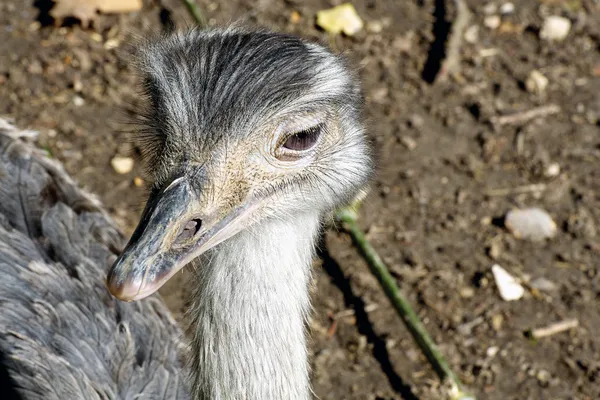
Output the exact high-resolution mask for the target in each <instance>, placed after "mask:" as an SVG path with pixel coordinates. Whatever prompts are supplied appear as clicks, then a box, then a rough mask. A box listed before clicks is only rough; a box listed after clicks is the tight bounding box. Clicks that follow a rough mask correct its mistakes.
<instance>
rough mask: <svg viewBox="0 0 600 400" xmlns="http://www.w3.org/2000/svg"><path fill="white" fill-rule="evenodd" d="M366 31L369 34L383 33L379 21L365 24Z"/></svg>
mask: <svg viewBox="0 0 600 400" xmlns="http://www.w3.org/2000/svg"><path fill="white" fill-rule="evenodd" d="M367 31H369V32H370V33H381V31H383V24H382V23H381V21H369V22H367Z"/></svg>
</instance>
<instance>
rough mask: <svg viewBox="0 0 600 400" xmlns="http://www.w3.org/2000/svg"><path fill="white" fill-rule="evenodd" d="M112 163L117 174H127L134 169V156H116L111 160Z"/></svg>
mask: <svg viewBox="0 0 600 400" xmlns="http://www.w3.org/2000/svg"><path fill="white" fill-rule="evenodd" d="M110 165H111V167H113V169H114V170H115V172H116V173H117V174H121V175H123V174H127V173H129V172H131V170H133V158H131V157H121V156H115V157H113V159H112V160H110Z"/></svg>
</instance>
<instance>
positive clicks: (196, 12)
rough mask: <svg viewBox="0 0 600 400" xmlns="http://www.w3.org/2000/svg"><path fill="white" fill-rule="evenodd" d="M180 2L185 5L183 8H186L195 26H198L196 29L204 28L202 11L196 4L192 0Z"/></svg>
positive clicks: (204, 22)
mask: <svg viewBox="0 0 600 400" xmlns="http://www.w3.org/2000/svg"><path fill="white" fill-rule="evenodd" d="M182 1H183V3H184V4H185V6H186V7H187V9H188V11H189V13H190V15H191V16H192V17H193V18H194V20H195V21H196V24H198V27H199V28H200V29H204V28H206V20H205V19H204V15H203V14H202V11H201V10H200V6H198V4H196V2H195V1H194V0H182Z"/></svg>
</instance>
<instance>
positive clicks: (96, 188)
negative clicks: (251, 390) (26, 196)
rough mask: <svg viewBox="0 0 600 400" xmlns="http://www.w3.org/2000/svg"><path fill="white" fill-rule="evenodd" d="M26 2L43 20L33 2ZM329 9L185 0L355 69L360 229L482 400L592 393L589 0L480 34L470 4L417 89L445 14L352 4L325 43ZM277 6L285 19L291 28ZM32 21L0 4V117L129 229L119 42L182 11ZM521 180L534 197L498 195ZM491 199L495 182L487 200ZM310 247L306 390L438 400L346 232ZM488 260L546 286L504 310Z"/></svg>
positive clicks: (183, 19)
mask: <svg viewBox="0 0 600 400" xmlns="http://www.w3.org/2000/svg"><path fill="white" fill-rule="evenodd" d="M36 3H37V4H38V5H39V7H41V8H42V10H43V9H44V7H45V6H44V4H45V2H44V1H39V2H36ZM337 3H339V2H338V1H326V0H310V1H302V2H301V1H295V0H289V1H285V2H284V1H274V0H273V1H269V0H258V1H250V0H230V1H221V2H215V3H212V2H209V1H208V0H201V1H199V4H201V6H202V8H203V9H204V12H205V14H206V16H207V17H208V18H209V19H210V23H211V24H215V23H218V24H225V23H228V22H230V21H236V20H243V21H245V22H247V23H250V24H258V25H261V26H266V27H270V28H273V29H277V30H282V31H286V32H292V33H296V34H301V35H303V36H305V37H308V38H312V39H317V40H321V41H322V42H325V43H329V44H331V45H332V46H333V47H334V49H335V50H336V51H344V52H345V53H346V54H347V55H348V56H349V57H350V59H351V60H352V61H353V62H354V64H355V65H356V66H357V68H359V69H360V73H361V76H362V79H363V84H364V90H365V94H366V97H367V107H366V108H367V117H368V127H369V131H370V134H371V136H372V137H373V139H374V141H375V143H376V145H377V149H378V152H379V174H378V177H377V179H376V181H375V182H374V184H373V190H372V192H371V194H370V196H369V197H368V199H367V201H366V203H365V205H364V208H363V209H362V225H363V227H364V228H365V230H367V232H368V236H369V238H370V240H371V241H372V243H373V245H374V246H375V247H376V248H377V249H378V250H379V251H380V252H381V255H382V256H383V259H384V260H385V261H386V262H387V263H388V265H389V266H390V267H391V269H392V271H393V273H394V275H395V276H396V277H397V280H398V283H399V285H400V286H401V287H402V289H403V290H404V291H405V293H406V294H407V295H408V297H409V298H410V300H411V301H412V303H413V304H414V306H415V307H416V310H417V312H418V314H419V315H420V317H421V318H422V319H423V321H424V323H425V325H426V326H427V328H428V329H429V330H430V332H431V333H432V335H433V336H434V338H435V340H436V341H437V342H438V343H439V345H440V348H441V350H442V352H443V353H444V354H445V355H446V356H447V357H448V360H449V362H450V364H451V365H452V367H453V368H454V369H455V370H456V371H457V372H458V374H459V375H460V377H461V379H462V380H463V381H464V382H465V383H466V384H467V385H468V386H469V388H470V389H472V390H473V392H475V393H476V394H477V395H478V397H479V398H481V399H484V398H485V399H597V398H600V336H599V335H598V334H597V332H598V331H599V330H600V311H599V305H600V273H599V268H600V263H599V261H600V236H599V235H598V234H597V230H598V226H597V225H598V221H599V217H600V172H599V169H598V165H599V162H600V123H599V120H600V8H599V7H600V6H599V5H598V3H597V2H596V1H594V0H580V1H566V0H565V1H561V0H540V1H527V0H518V1H514V4H515V10H516V11H515V13H514V14H512V15H507V16H505V17H503V24H502V25H501V26H500V27H499V28H498V29H494V30H492V29H488V28H486V27H485V25H484V19H485V10H486V4H485V3H484V2H479V1H477V0H470V1H468V4H469V6H470V8H471V10H472V11H473V12H474V14H475V15H474V17H473V20H472V24H476V25H478V26H479V34H478V36H477V37H476V38H475V40H472V41H470V42H469V41H464V42H463V44H462V50H461V53H460V56H461V57H460V68H461V69H460V74H459V76H458V77H457V78H456V79H450V80H449V81H447V82H438V83H436V84H431V83H429V82H428V81H431V78H432V77H433V76H434V75H435V73H436V71H437V69H438V67H439V61H440V56H443V53H440V49H441V50H442V51H443V46H441V47H438V46H439V45H440V44H443V43H444V38H445V35H446V34H447V30H448V26H447V25H445V24H444V23H443V21H442V22H440V21H441V20H440V19H438V20H437V22H436V19H435V17H436V16H441V17H442V18H446V19H448V20H451V19H452V18H453V17H454V13H455V10H454V9H453V8H452V7H450V8H449V9H447V10H445V12H440V9H441V8H442V7H441V5H443V4H444V2H443V1H440V0H435V1H434V0H421V1H419V0H414V1H391V0H390V1H383V0H364V1H358V0H357V1H354V2H353V3H354V4H355V6H356V8H357V10H358V12H359V14H360V15H361V16H362V17H363V18H364V20H365V21H366V22H367V23H368V25H367V29H365V30H364V31H363V32H361V33H359V34H358V35H357V36H355V37H352V38H343V37H337V38H335V39H329V38H328V37H327V35H326V34H325V33H324V32H321V31H319V30H318V29H316V28H315V26H314V19H315V14H316V12H317V11H318V10H320V9H324V8H328V7H330V6H331V5H333V4H337ZM446 3H449V4H450V5H451V4H452V2H450V1H447V2H446ZM40 4H41V5H40ZM496 4H498V5H499V4H501V3H500V2H497V3H496ZM435 6H437V11H434V8H435ZM292 11H298V12H299V13H300V15H301V19H300V21H297V22H296V23H294V22H292V21H291V19H290V14H291V13H292ZM39 12H40V9H39V8H36V7H34V5H33V4H32V1H27V2H23V1H22V0H2V1H1V2H0V115H7V116H10V117H13V118H14V119H15V120H16V122H17V123H18V125H19V126H23V127H30V128H32V129H36V130H39V131H40V132H41V135H40V137H39V144H40V145H41V146H43V147H46V148H47V149H48V150H49V152H50V153H51V154H52V155H53V157H55V158H57V159H59V160H61V161H62V162H64V164H65V165H66V168H67V169H68V171H69V172H70V173H71V174H72V175H74V176H75V177H76V178H77V180H78V181H79V182H80V183H81V184H82V185H83V186H84V187H86V188H87V189H88V190H90V191H92V192H94V193H97V194H98V195H99V196H100V197H101V198H102V201H103V202H104V204H106V206H107V207H108V208H109V210H110V212H111V213H112V215H113V216H114V217H115V219H116V221H117V222H118V223H119V225H120V226H121V227H122V228H123V229H124V230H125V231H126V232H127V233H131V231H132V228H133V227H134V226H135V223H136V222H137V218H138V216H139V212H140V209H141V206H142V205H143V201H144V197H145V189H144V188H143V187H138V186H136V185H135V184H134V177H136V176H138V175H140V174H141V171H140V170H139V167H138V165H137V164H136V166H135V168H134V170H133V172H131V173H129V174H126V175H119V174H117V173H115V172H114V170H113V169H112V168H111V166H110V159H111V158H112V157H113V156H114V155H116V154H127V153H128V152H130V151H131V149H130V148H129V146H128V145H125V144H123V143H124V140H123V136H122V135H121V134H120V133H119V132H120V131H121V130H122V127H123V125H122V122H123V121H124V120H126V118H127V111H125V112H124V110H127V109H129V108H130V105H131V104H135V102H136V101H137V97H136V89H135V81H136V78H135V75H134V71H133V69H132V66H131V62H130V58H129V52H128V51H127V50H126V46H125V44H127V43H131V41H132V39H133V38H134V37H138V36H140V35H147V34H154V33H157V32H159V31H160V30H161V29H162V24H163V23H164V20H165V17H166V16H168V15H170V18H171V19H172V20H173V21H175V23H176V24H177V25H178V26H179V27H182V28H183V27H185V26H186V25H190V24H191V19H190V17H189V16H188V14H187V12H186V10H185V8H184V7H182V6H181V3H180V2H179V1H178V0H155V1H149V0H148V1H145V6H144V9H143V11H142V12H140V13H133V14H128V15H120V16H101V17H98V18H97V19H96V21H95V25H94V27H93V28H91V29H87V30H86V29H82V28H81V27H80V26H79V25H78V24H77V23H73V24H70V25H69V26H65V27H61V28H57V27H54V26H51V25H48V26H46V25H45V24H46V23H47V22H48V20H47V18H43V17H42V18H41V22H42V24H40V23H39V22H37V21H38V18H39V17H38V14H39ZM551 14H555V15H564V16H567V17H569V18H570V19H571V20H572V21H573V27H572V29H571V32H570V34H569V36H568V38H567V39H566V40H565V41H564V42H561V43H548V42H545V41H541V40H540V39H539V35H538V33H539V30H540V27H541V25H542V21H543V18H544V16H546V15H551ZM161 21H163V22H161ZM67 23H68V24H69V21H67ZM378 28H381V31H380V32H378ZM471 42H472V43H471ZM534 69H537V70H539V71H541V72H542V73H543V74H544V75H545V76H546V77H547V78H548V79H549V86H548V88H547V89H546V91H545V94H541V95H540V94H535V93H530V92H529V91H527V90H526V84H525V81H526V79H527V76H528V75H529V73H530V72H531V71H532V70H534ZM550 103H555V104H557V105H559V106H560V107H561V112H560V113H558V114H556V115H552V116H547V117H544V118H540V119H537V120H533V121H528V122H523V123H519V124H512V125H504V126H500V127H498V126H497V127H494V125H493V124H492V123H491V122H490V121H491V119H492V117H494V116H498V115H503V114H510V113H513V112H521V111H526V110H529V109H532V108H535V107H537V106H540V105H544V104H550ZM134 150H135V149H134ZM551 163H558V164H559V165H560V168H561V170H560V174H559V175H558V176H553V177H549V176H547V174H545V171H546V170H547V168H548V166H549V165H550V164H551ZM534 183H543V184H545V190H543V191H541V192H530V193H521V194H519V193H518V191H511V188H517V187H520V186H527V185H531V184H534ZM142 186H143V185H142ZM499 188H500V189H503V188H508V189H509V190H508V191H507V192H506V193H503V194H500V195H498V193H493V194H491V195H490V194H489V193H488V194H486V193H487V192H488V191H489V190H491V189H499ZM521 206H538V207H541V208H544V209H546V210H547V211H548V212H550V213H551V214H552V216H553V217H554V219H555V221H556V222H557V224H558V226H559V232H558V234H557V236H556V237H555V238H554V239H552V240H550V241H547V242H543V243H537V244H536V243H530V242H526V241H520V240H517V239H515V238H514V237H512V236H511V235H510V233H508V232H507V231H506V230H505V229H504V228H503V227H502V224H501V223H499V222H498V221H501V219H502V218H501V217H502V216H503V215H504V214H505V213H506V211H508V210H509V209H511V208H513V207H521ZM322 248H323V249H324V250H323V251H322V252H321V254H320V256H321V257H320V262H319V263H317V264H316V265H315V279H316V289H317V290H316V291H315V294H314V304H315V315H314V319H313V321H312V347H311V349H312V354H313V367H314V368H313V370H314V378H313V381H314V388H315V393H316V394H317V395H318V396H319V397H320V398H321V399H399V398H406V399H411V398H421V399H435V398H439V397H440V396H441V395H440V388H439V387H438V384H437V383H436V382H437V378H436V375H435V373H434V371H433V370H432V369H431V368H430V367H429V366H428V364H427V363H426V362H425V359H424V357H423V355H422V354H421V353H420V352H419V350H418V348H417V347H416V346H415V344H414V342H413V341H412V339H411V337H410V335H409V333H408V332H407V330H406V329H405V328H404V326H403V325H402V323H401V322H400V320H399V319H398V317H397V316H396V315H395V313H394V311H393V310H392V309H391V307H390V305H389V303H388V301H387V299H386V298H385V296H384V295H383V293H382V291H381V289H380V288H379V286H378V284H377V282H376V281H375V279H374V278H373V277H372V276H371V275H370V273H369V272H368V269H367V267H366V265H365V264H364V263H363V261H362V260H361V258H360V257H359V256H358V254H357V252H356V250H355V249H354V248H353V247H352V244H351V242H350V240H349V238H348V237H347V236H346V235H344V234H342V233H338V232H335V231H333V230H332V231H329V232H328V233H327V235H326V237H325V245H324V246H323V247H322ZM494 263H498V264H500V265H502V266H503V267H504V268H506V269H507V270H509V271H510V272H511V273H512V274H513V275H516V276H519V277H521V278H522V279H523V280H525V281H527V280H534V279H536V278H541V277H543V278H545V279H547V280H549V281H551V282H552V283H554V285H555V289H553V290H546V291H536V290H533V291H532V290H528V291H527V294H526V296H525V297H524V298H523V299H521V300H519V301H515V302H505V301H503V300H501V298H500V297H499V296H498V291H497V288H496V287H495V284H494V282H493V278H492V276H491V272H490V268H491V266H492V265H493V264H494ZM184 281H185V280H184V278H183V275H182V276H180V277H178V278H177V279H173V280H172V281H171V282H170V283H169V284H168V285H167V286H166V287H165V288H164V289H163V290H162V294H163V296H164V297H165V299H166V300H167V302H168V303H169V304H170V306H171V307H172V309H173V311H174V313H175V314H176V316H180V315H181V314H180V313H181V310H182V309H183V308H184V307H185V304H184V302H183V300H182V299H183V298H185V292H186V289H185V285H184ZM566 318H577V319H578V320H579V322H580V326H579V328H577V329H574V330H572V331H570V332H566V333H560V334H557V335H554V336H551V337H548V338H544V339H541V340H539V341H537V342H534V341H532V340H530V339H528V338H526V337H525V335H524V332H525V331H527V330H529V329H531V328H535V327H543V326H546V325H549V324H551V323H554V322H556V321H560V320H563V319H566ZM334 320H335V323H334Z"/></svg>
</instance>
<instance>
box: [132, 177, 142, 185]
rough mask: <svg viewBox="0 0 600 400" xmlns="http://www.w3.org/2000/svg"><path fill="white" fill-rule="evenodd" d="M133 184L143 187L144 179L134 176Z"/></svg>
mask: <svg viewBox="0 0 600 400" xmlns="http://www.w3.org/2000/svg"><path fill="white" fill-rule="evenodd" d="M133 184H134V185H135V186H137V187H142V186H143V185H144V180H143V179H142V178H141V177H139V176H136V177H135V178H133Z"/></svg>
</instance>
